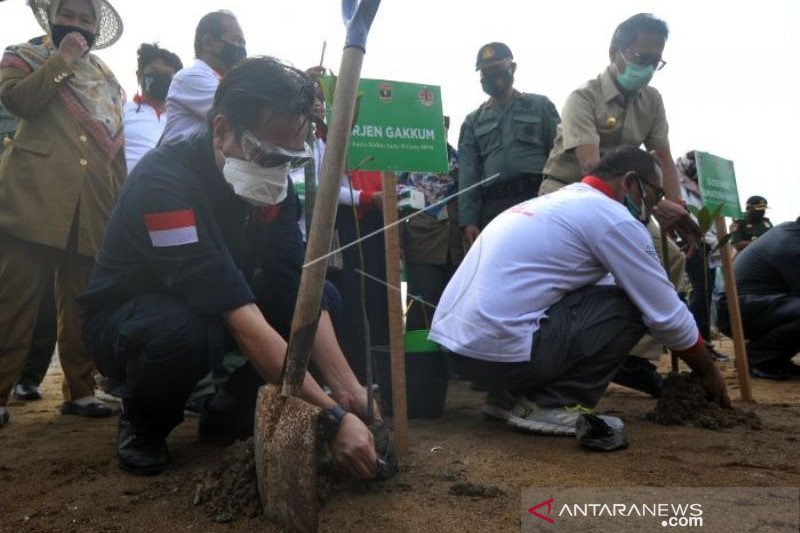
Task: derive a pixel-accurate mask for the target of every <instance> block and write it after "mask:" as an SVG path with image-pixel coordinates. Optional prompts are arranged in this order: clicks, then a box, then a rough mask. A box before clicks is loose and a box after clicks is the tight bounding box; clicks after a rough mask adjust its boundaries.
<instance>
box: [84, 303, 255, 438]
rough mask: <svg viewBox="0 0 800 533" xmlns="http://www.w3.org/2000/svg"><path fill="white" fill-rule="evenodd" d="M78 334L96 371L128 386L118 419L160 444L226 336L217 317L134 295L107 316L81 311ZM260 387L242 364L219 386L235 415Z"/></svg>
mask: <svg viewBox="0 0 800 533" xmlns="http://www.w3.org/2000/svg"><path fill="white" fill-rule="evenodd" d="M83 333H84V341H85V342H86V345H87V347H88V349H89V351H90V352H91V353H92V354H93V356H94V357H95V361H96V363H97V368H98V369H99V370H100V372H101V373H102V374H103V375H105V376H108V377H110V378H113V379H116V380H118V381H121V382H123V383H125V384H126V386H127V387H126V390H125V392H124V393H123V399H122V400H123V416H124V417H125V418H126V419H127V420H129V421H130V422H131V424H132V425H133V426H134V427H135V428H136V431H137V432H139V433H142V434H146V435H150V436H153V437H159V438H160V437H166V436H167V434H169V432H170V431H171V430H172V429H173V428H174V427H175V426H177V425H178V424H179V423H180V422H181V421H182V420H183V409H184V405H185V404H186V400H187V399H188V398H189V394H190V393H191V392H192V389H193V388H194V386H195V384H196V383H197V381H198V380H199V379H200V378H202V377H203V376H204V375H205V374H206V373H208V371H209V369H210V367H211V364H210V361H209V350H210V349H211V346H212V345H213V344H214V343H215V342H219V341H220V340H222V341H223V342H225V340H224V339H225V338H226V337H225V335H226V334H225V332H224V326H223V325H222V323H221V321H220V320H219V319H216V320H214V319H209V318H207V317H203V316H199V315H197V314H195V313H193V312H192V311H190V310H189V309H188V307H187V306H186V304H185V303H183V302H181V301H179V300H176V299H174V298H170V297H167V296H161V295H144V296H139V297H137V298H134V299H133V300H131V301H130V302H128V303H126V304H124V305H123V306H121V307H120V308H118V309H116V310H114V311H112V312H96V313H92V312H87V313H86V314H85V315H84V328H83ZM227 345H228V346H227V347H228V348H230V347H232V340H231V339H229V338H228V339H227ZM261 384H262V381H261V379H260V378H259V377H258V375H257V374H256V373H255V371H254V370H253V368H252V367H251V366H250V364H249V363H248V364H245V365H244V366H243V367H241V368H240V369H238V370H237V371H236V372H234V374H233V375H232V376H230V378H229V379H228V381H227V382H226V383H225V385H223V387H225V389H226V391H228V392H229V396H230V398H232V401H233V402H234V403H235V404H236V405H234V406H233V408H234V410H235V411H238V412H242V411H245V412H252V411H253V410H254V408H255V399H256V394H257V393H258V387H259V386H260V385H261ZM235 408H238V409H235Z"/></svg>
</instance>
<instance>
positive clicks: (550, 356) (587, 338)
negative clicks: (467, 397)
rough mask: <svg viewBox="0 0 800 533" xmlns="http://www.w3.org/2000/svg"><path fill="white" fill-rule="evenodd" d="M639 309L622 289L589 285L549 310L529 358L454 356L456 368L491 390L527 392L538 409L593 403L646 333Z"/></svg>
mask: <svg viewBox="0 0 800 533" xmlns="http://www.w3.org/2000/svg"><path fill="white" fill-rule="evenodd" d="M644 333H645V327H644V324H642V319H641V313H640V312H639V310H638V309H637V308H636V306H635V305H634V304H633V302H631V301H630V299H629V298H628V297H627V295H625V293H624V292H623V291H622V290H621V289H619V288H618V287H597V286H591V287H585V288H583V289H579V290H577V291H575V292H572V293H570V294H568V295H567V296H565V297H564V298H563V299H562V300H561V301H560V302H558V303H557V304H555V305H553V306H552V307H551V308H550V309H549V310H548V311H547V318H546V319H544V320H543V321H542V323H541V327H540V329H539V330H538V331H537V332H536V333H534V339H533V348H532V350H531V360H530V361H526V362H520V363H498V362H493V361H482V360H479V359H473V358H469V357H463V356H459V355H454V357H453V364H454V367H455V370H456V372H458V373H459V374H461V375H462V376H465V377H467V378H470V379H472V378H473V377H474V378H482V379H483V381H484V382H485V381H486V380H487V379H488V385H489V389H490V390H503V389H507V390H510V391H511V392H512V393H514V394H515V395H520V394H526V395H527V397H528V398H529V399H530V400H532V401H534V402H535V403H536V404H537V405H538V406H539V407H549V408H553V407H563V406H567V405H575V404H581V405H583V406H586V407H594V406H595V405H597V402H599V401H600V397H601V396H602V395H603V392H604V391H605V390H606V387H608V384H609V383H610V382H611V379H612V378H613V377H614V375H615V374H616V372H617V369H618V368H619V367H620V366H621V365H622V362H623V361H624V360H625V357H626V356H627V355H628V353H630V351H631V348H633V346H634V345H635V344H636V343H637V342H638V340H639V339H640V338H641V337H642V335H644Z"/></svg>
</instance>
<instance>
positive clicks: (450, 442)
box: [0, 343, 800, 533]
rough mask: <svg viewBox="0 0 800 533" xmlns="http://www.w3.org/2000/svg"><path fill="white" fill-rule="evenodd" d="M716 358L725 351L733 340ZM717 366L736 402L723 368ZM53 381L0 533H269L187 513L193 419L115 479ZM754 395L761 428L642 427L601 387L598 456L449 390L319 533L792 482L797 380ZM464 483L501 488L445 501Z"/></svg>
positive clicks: (447, 522) (455, 526)
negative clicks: (631, 492) (145, 473)
mask: <svg viewBox="0 0 800 533" xmlns="http://www.w3.org/2000/svg"><path fill="white" fill-rule="evenodd" d="M722 351H725V352H727V353H731V351H732V347H731V345H730V343H723V344H722ZM665 359H666V358H665ZM722 368H723V371H724V374H725V376H726V379H727V381H728V384H729V387H730V389H731V395H732V396H733V397H734V398H738V387H737V386H736V380H735V373H734V370H733V367H732V365H731V364H728V363H725V364H722ZM664 370H666V361H664ZM60 381H61V377H60V373H59V372H58V370H57V369H54V370H51V372H50V374H49V375H48V376H47V379H46V382H45V384H44V394H45V397H44V399H43V400H42V401H38V402H30V403H22V402H16V403H13V404H12V405H11V414H12V417H13V419H12V423H11V424H10V425H9V426H7V427H5V428H3V429H2V430H0V532H2V533H6V532H17V531H80V532H94V531H150V532H160V531H276V530H277V529H276V528H275V527H274V526H271V525H269V524H267V523H266V522H265V520H264V518H263V517H255V518H247V517H245V518H240V519H238V520H236V521H234V522H232V523H225V524H222V523H217V522H214V521H212V519H211V517H209V516H208V514H207V513H206V512H205V511H204V510H203V509H202V508H199V507H195V506H193V503H192V501H193V496H194V493H195V487H196V483H197V480H198V479H199V478H200V474H201V472H202V471H203V470H204V469H208V468H210V467H211V466H212V465H213V464H214V462H215V461H216V460H217V458H218V457H220V456H221V455H222V454H224V453H225V449H224V448H218V447H212V446H208V445H204V444H200V443H199V442H197V440H196V438H195V433H196V420H194V419H189V420H187V421H186V422H184V423H183V424H182V425H181V426H180V427H179V428H177V430H176V431H175V432H173V434H172V435H171V436H170V440H169V442H170V446H171V449H172V451H173V456H174V468H173V469H172V470H170V471H169V472H168V473H164V474H162V475H160V476H156V477H151V478H141V477H136V476H132V475H129V474H125V473H123V472H121V471H120V470H118V469H117V466H116V461H115V459H114V453H113V450H114V436H115V420H114V419H106V420H85V419H80V418H76V417H69V416H62V415H60V414H59V413H58V411H57V408H58V405H59V403H60V401H61V397H60V396H61V394H60ZM753 392H754V395H755V398H756V399H757V401H758V403H757V405H755V406H754V409H755V411H756V412H757V413H758V415H759V416H760V417H761V419H762V422H763V427H762V429H760V430H751V429H746V428H743V427H737V428H732V429H725V430H719V431H711V430H706V429H699V428H691V427H665V426H659V425H656V424H654V423H652V422H650V421H648V420H646V419H645V418H644V414H645V413H646V412H648V411H650V410H652V409H653V407H654V400H651V399H649V398H647V397H646V396H644V395H642V394H639V393H636V392H633V391H629V390H627V389H623V388H621V387H617V386H612V387H611V388H610V389H609V391H608V393H607V395H606V396H605V397H604V399H603V401H602V403H601V404H600V406H599V410H602V411H605V412H607V413H610V414H614V415H617V416H620V417H622V418H623V419H624V420H625V422H626V428H627V432H628V437H629V440H630V442H631V446H630V448H628V449H627V450H625V451H622V452H618V453H611V454H596V453H591V452H588V451H584V450H582V449H580V448H579V447H578V445H577V444H576V442H575V441H574V439H571V438H565V437H560V438H559V437H537V436H531V435H526V434H522V433H517V432H514V431H511V430H510V429H508V428H506V427H505V426H504V425H503V424H501V423H498V422H491V421H488V420H485V419H484V418H483V417H482V416H481V415H480V412H479V408H480V403H481V401H482V395H481V394H479V393H477V392H474V391H471V390H470V389H469V388H468V387H467V386H465V385H463V384H459V383H453V382H451V388H450V392H449V395H448V406H447V411H446V413H445V416H444V417H443V418H442V419H439V420H415V421H411V424H410V429H411V453H410V454H409V455H408V456H407V457H406V458H404V460H403V462H402V466H401V473H400V474H399V475H398V476H397V477H396V478H394V479H393V480H391V481H388V482H384V483H373V484H353V485H349V486H346V487H343V488H342V489H341V490H339V491H338V492H337V493H335V494H334V495H333V496H332V498H331V500H330V501H329V502H328V504H327V505H326V507H325V508H324V509H323V511H322V519H321V530H322V531H335V532H337V533H341V532H349V531H359V532H367V531H414V532H416V531H519V527H520V526H519V509H520V492H521V491H522V490H523V489H525V488H526V487H532V486H542V487H547V486H550V487H558V486H596V487H615V486H616V487H623V486H698V487H704V486H705V487H708V486H795V487H796V486H800V462H799V461H798V459H797V458H798V456H800V442H798V439H799V438H800V380H793V381H790V382H770V381H765V380H754V381H753ZM464 482H469V483H474V484H478V485H482V486H486V487H496V488H498V489H500V491H502V492H501V493H499V495H497V496H496V497H470V496H457V495H452V494H450V490H451V488H452V487H453V486H454V485H456V484H458V483H464ZM494 492H497V491H494Z"/></svg>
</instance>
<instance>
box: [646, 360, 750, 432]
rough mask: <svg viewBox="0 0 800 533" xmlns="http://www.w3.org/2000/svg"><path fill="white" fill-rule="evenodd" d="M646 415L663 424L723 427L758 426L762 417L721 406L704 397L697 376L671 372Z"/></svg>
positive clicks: (711, 427)
mask: <svg viewBox="0 0 800 533" xmlns="http://www.w3.org/2000/svg"><path fill="white" fill-rule="evenodd" d="M647 418H648V419H650V420H652V421H653V422H655V423H656V424H661V425H664V426H696V427H701V428H706V429H723V428H730V427H734V426H746V427H749V428H750V429H761V419H760V418H759V417H758V415H757V414H756V413H754V412H752V411H745V410H743V409H739V408H736V407H733V408H731V409H723V408H722V407H720V406H719V405H716V404H714V403H711V402H709V401H708V400H706V395H705V391H704V390H703V386H702V385H701V384H700V379H699V378H698V377H697V376H695V375H693V374H689V373H688V372H682V373H681V374H675V373H672V374H670V375H669V376H667V378H666V379H665V380H664V388H663V390H662V392H661V398H660V399H659V400H658V403H657V404H656V408H655V410H654V411H653V412H652V413H648V415H647Z"/></svg>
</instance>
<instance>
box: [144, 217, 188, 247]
mask: <svg viewBox="0 0 800 533" xmlns="http://www.w3.org/2000/svg"><path fill="white" fill-rule="evenodd" d="M144 225H145V227H146V228H147V234H148V235H149V236H150V242H152V243H153V246H154V247H156V248H166V247H169V246H180V245H182V244H191V243H193V242H197V241H198V239H197V224H195V221H194V211H192V210H191V209H181V210H179V211H167V212H165V213H147V214H146V215H144Z"/></svg>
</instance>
